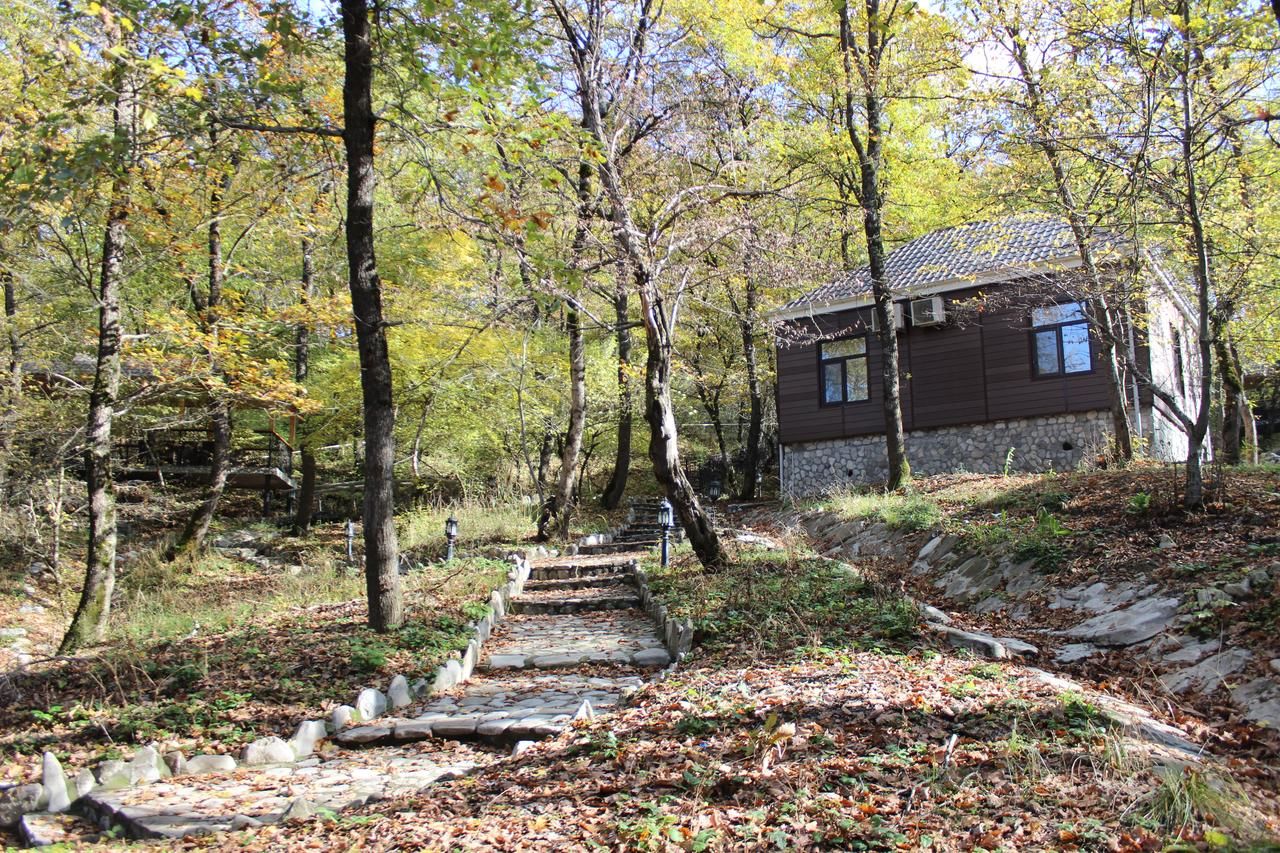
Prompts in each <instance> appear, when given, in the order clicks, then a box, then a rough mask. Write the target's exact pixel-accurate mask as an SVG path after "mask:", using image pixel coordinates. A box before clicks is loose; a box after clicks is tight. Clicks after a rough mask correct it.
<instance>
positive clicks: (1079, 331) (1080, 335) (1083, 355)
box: [1062, 323, 1093, 373]
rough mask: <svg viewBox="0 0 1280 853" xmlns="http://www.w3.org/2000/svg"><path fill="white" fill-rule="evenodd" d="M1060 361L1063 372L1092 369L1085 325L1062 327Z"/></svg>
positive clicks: (1087, 329)
mask: <svg viewBox="0 0 1280 853" xmlns="http://www.w3.org/2000/svg"><path fill="white" fill-rule="evenodd" d="M1062 362H1063V364H1062V368H1063V372H1064V373H1088V372H1089V371H1090V370H1092V369H1093V362H1092V360H1091V359H1090V357H1089V327H1088V326H1087V325H1085V324H1083V323H1081V324H1080V325H1078V326H1063V327H1062Z"/></svg>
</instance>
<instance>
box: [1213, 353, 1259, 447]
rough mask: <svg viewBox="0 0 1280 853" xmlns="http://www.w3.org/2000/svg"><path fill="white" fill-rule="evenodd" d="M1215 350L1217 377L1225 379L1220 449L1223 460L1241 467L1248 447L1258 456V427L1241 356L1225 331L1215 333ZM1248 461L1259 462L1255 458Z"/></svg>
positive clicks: (1223, 381) (1223, 383) (1223, 382)
mask: <svg viewBox="0 0 1280 853" xmlns="http://www.w3.org/2000/svg"><path fill="white" fill-rule="evenodd" d="M1214 349H1215V350H1216V351H1217V355H1218V375H1219V376H1220V377H1221V379H1222V436H1221V440H1220V444H1221V447H1220V448H1219V449H1220V452H1221V454H1222V461H1224V462H1226V463H1227V464H1228V465H1239V464H1240V463H1241V462H1244V461H1246V460H1245V456H1244V452H1243V450H1244V446H1245V445H1248V446H1249V447H1250V448H1252V450H1251V453H1250V455H1251V456H1255V455H1256V453H1257V447H1258V431H1257V424H1256V423H1255V422H1254V419H1253V407H1252V406H1250V405H1249V397H1248V395H1247V394H1246V393H1245V389H1244V382H1243V380H1242V378H1241V371H1240V356H1239V354H1238V353H1237V352H1236V348H1235V346H1234V345H1232V344H1231V343H1230V342H1229V341H1228V340H1227V337H1226V333H1225V330H1223V329H1219V330H1218V331H1217V332H1216V333H1215V336H1214ZM1248 461H1252V462H1256V459H1250V460H1248Z"/></svg>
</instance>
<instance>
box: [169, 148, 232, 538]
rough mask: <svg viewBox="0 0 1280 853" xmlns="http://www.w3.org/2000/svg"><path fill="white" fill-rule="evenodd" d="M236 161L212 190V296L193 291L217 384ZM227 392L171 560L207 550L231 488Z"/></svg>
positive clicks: (212, 422)
mask: <svg viewBox="0 0 1280 853" xmlns="http://www.w3.org/2000/svg"><path fill="white" fill-rule="evenodd" d="M209 143H210V145H209V147H210V158H211V159H212V158H214V157H215V156H216V153H215V150H214V149H216V147H217V144H218V133H217V130H216V129H215V130H210V131H209ZM235 163H236V158H235V157H234V156H233V157H232V159H231V164H230V168H228V169H227V170H226V171H225V172H224V173H223V175H222V177H221V178H220V179H218V180H217V181H214V182H213V184H212V186H210V188H209V292H208V294H207V295H206V296H205V297H204V298H199V297H198V295H197V293H196V291H195V289H194V288H193V289H192V293H191V298H192V301H193V302H194V303H195V304H194V305H193V306H192V307H193V308H194V309H195V311H196V313H197V314H203V315H204V318H203V321H202V323H203V325H204V328H205V333H206V334H207V335H209V338H210V341H211V344H212V347H213V348H214V351H213V352H210V354H209V362H210V363H209V372H210V374H211V375H212V377H213V378H214V379H215V380H216V379H217V377H218V376H220V375H221V373H222V369H221V365H219V364H218V359H217V355H216V347H217V344H218V308H219V306H220V303H221V302H222V282H223V277H224V271H223V266H222V200H223V197H224V196H225V195H226V193H227V192H228V191H229V190H230V189H231V177H232V170H233V169H234V168H235ZM223 390H224V389H219V388H214V389H213V390H212V391H211V392H210V394H211V396H212V399H211V401H210V403H209V427H210V432H211V433H212V437H213V457H212V459H211V460H210V463H209V484H208V486H207V487H206V488H205V493H204V498H203V499H202V500H201V501H200V505H199V506H197V507H196V509H195V511H194V512H192V514H191V517H190V518H189V519H187V525H186V527H185V528H184V529H183V531H182V535H180V536H179V537H178V541H177V542H175V543H174V544H173V547H172V548H170V549H169V552H168V554H167V556H168V558H169V559H170V560H172V559H174V558H176V557H177V556H178V555H180V554H196V553H198V552H199V551H200V550H201V549H202V548H204V540H205V537H207V536H208V534H209V525H211V524H212V523H213V518H214V516H215V515H216V514H217V512H218V504H219V503H220V502H221V501H222V493H223V492H224V491H225V490H226V487H227V477H228V475H230V473H231V429H232V425H231V404H230V403H229V402H228V400H227V398H226V395H225V394H224V393H223Z"/></svg>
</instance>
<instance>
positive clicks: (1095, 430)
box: [782, 411, 1149, 497]
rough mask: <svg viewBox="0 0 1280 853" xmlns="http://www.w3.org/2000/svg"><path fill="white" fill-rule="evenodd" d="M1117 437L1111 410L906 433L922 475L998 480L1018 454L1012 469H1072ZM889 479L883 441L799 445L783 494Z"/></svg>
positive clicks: (786, 469) (788, 462) (787, 458)
mask: <svg viewBox="0 0 1280 853" xmlns="http://www.w3.org/2000/svg"><path fill="white" fill-rule="evenodd" d="M1148 429H1149V427H1148ZM1110 434H1111V417H1110V415H1109V413H1107V412H1106V411H1094V412H1084V413H1081V414H1072V415H1053V416H1050V417H1043V418H1021V419H1017V420H1007V421H995V422H993V423H985V424H971V425H968V426H957V427H942V428H940V429H930V430H915V431H913V432H909V433H907V458H908V459H909V460H910V462H911V470H912V472H913V473H915V474H920V475H926V476H927V475H930V474H944V473H951V472H957V471H969V472H972V473H975V474H998V473H1001V472H1003V471H1004V470H1005V461H1006V459H1008V458H1009V456H1008V454H1009V449H1010V448H1013V456H1012V458H1011V459H1010V460H1009V466H1008V467H1009V470H1010V471H1018V472H1037V471H1048V470H1050V469H1052V470H1055V471H1071V470H1074V469H1075V468H1076V467H1077V466H1078V465H1079V464H1080V462H1081V461H1082V460H1084V459H1086V458H1092V457H1094V456H1096V455H1098V454H1099V453H1101V452H1102V451H1103V450H1105V448H1106V446H1107V442H1108V440H1109V436H1110ZM887 476H888V464H887V462H886V461H885V447H884V436H882V435H868V436H857V437H852V438H842V439H833V440H828V441H809V442H800V443H796V444H789V445H787V446H786V447H785V448H784V451H783V460H782V488H783V491H784V492H785V493H786V494H789V495H791V496H794V497H807V496H811V495H819V494H823V493H824V492H830V491H833V490H836V489H840V488H844V487H847V486H858V485H866V484H868V483H876V482H882V481H884V480H885V479H886V478H887Z"/></svg>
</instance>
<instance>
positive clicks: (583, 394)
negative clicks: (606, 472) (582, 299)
mask: <svg viewBox="0 0 1280 853" xmlns="http://www.w3.org/2000/svg"><path fill="white" fill-rule="evenodd" d="M565 332H566V333H567V334H568V336H569V428H568V430H567V431H566V432H565V437H564V447H563V448H561V451H560V475H559V477H558V478H557V480H556V490H555V493H554V494H553V495H552V496H551V498H550V500H548V501H547V502H546V503H545V504H544V506H543V510H542V516H541V518H539V519H538V541H539V542H545V541H547V540H548V539H550V538H551V533H550V527H551V523H552V522H553V521H554V522H555V526H556V532H557V533H558V534H559V535H560V537H561V538H564V537H566V536H568V535H569V522H570V520H571V518H572V516H573V483H574V474H575V473H576V471H577V469H578V456H579V454H580V453H581V452H582V432H583V428H584V427H585V425H586V422H587V354H586V347H585V345H584V343H583V340H582V321H581V318H580V317H579V315H578V306H577V303H576V302H575V301H574V300H573V299H569V300H566V305H565Z"/></svg>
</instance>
